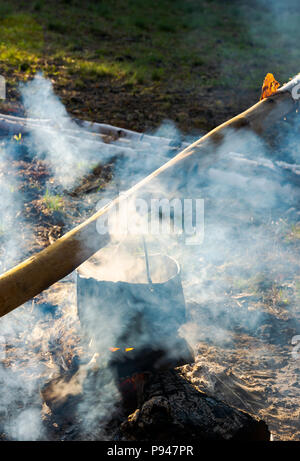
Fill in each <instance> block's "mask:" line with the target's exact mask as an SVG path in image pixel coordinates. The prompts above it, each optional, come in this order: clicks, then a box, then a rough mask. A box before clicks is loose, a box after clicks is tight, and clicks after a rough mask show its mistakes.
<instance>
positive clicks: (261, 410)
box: [0, 74, 299, 442]
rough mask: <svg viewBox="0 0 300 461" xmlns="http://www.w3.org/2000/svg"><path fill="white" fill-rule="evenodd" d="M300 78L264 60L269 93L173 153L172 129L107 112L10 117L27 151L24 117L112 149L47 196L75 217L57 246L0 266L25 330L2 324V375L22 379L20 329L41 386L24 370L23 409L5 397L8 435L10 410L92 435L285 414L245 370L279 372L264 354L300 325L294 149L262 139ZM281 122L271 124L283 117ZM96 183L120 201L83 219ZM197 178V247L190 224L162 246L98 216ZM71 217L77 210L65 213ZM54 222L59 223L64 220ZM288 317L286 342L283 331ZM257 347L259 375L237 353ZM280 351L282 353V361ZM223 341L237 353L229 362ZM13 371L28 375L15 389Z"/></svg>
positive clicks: (288, 104)
mask: <svg viewBox="0 0 300 461" xmlns="http://www.w3.org/2000/svg"><path fill="white" fill-rule="evenodd" d="M298 84H299V79H298V78H296V79H295V80H292V81H291V82H290V83H289V84H287V85H284V86H282V87H280V86H279V83H278V82H277V81H276V80H275V78H274V76H273V75H272V74H267V76H266V79H265V81H264V83H263V88H262V96H261V101H260V102H258V103H257V104H255V105H254V106H253V107H251V108H250V109H248V110H246V111H245V112H244V113H242V114H240V115H238V116H237V117H234V118H233V119H232V120H229V121H228V122H225V123H224V124H222V125H221V126H219V127H217V128H215V129H214V130H213V131H212V132H210V133H208V134H207V135H205V136H203V137H201V138H200V139H199V140H198V141H196V142H194V143H193V144H191V145H188V146H187V145H183V146H181V147H182V149H181V150H180V149H177V151H176V152H174V151H172V152H173V154H174V155H173V156H172V155H170V149H171V150H172V146H170V144H171V141H170V140H168V139H166V138H161V139H155V137H151V136H149V137H146V135H145V137H143V138H141V136H140V135H139V134H137V133H133V132H129V131H126V130H120V129H115V128H114V127H109V126H107V125H97V124H93V125H92V126H91V125H89V124H87V123H85V124H83V127H82V126H81V127H80V126H79V123H78V122H76V121H72V124H71V125H68V124H67V126H63V128H61V127H60V128H59V129H57V127H56V126H55V124H54V123H53V124H51V122H49V121H38V120H35V119H25V118H24V119H21V118H18V117H12V116H11V117H6V116H1V124H0V126H1V128H2V129H3V130H6V135H7V133H9V137H10V139H11V138H12V139H13V141H12V142H14V143H15V145H17V146H18V149H19V150H22V149H23V148H24V149H25V148H26V135H27V133H28V132H29V133H31V135H32V133H34V134H35V135H36V136H38V133H39V132H42V133H43V136H44V137H47V136H50V137H52V136H53V133H57V136H59V133H60V134H61V136H63V140H64V143H65V145H66V146H67V147H68V142H72V143H74V138H75V139H77V140H78V142H79V139H80V140H81V141H80V142H82V139H81V138H82V137H83V139H84V141H85V142H86V143H87V145H88V146H89V143H91V146H89V148H90V147H91V150H94V148H95V146H97V148H98V149H99V150H100V151H101V149H102V148H103V149H104V151H105V155H104V161H103V162H102V164H101V165H97V166H96V167H95V166H94V168H93V171H92V172H89V173H88V174H87V175H86V176H84V178H85V179H84V181H83V182H81V183H80V184H75V186H74V184H72V186H69V185H67V186H66V187H69V189H65V192H64V194H65V195H64V196H63V197H64V198H63V199H61V198H57V197H58V196H56V195H50V193H48V195H47V200H48V202H47V205H48V208H49V204H50V206H52V208H53V209H52V211H51V216H61V215H60V213H61V214H62V212H61V208H62V207H65V209H66V210H68V212H69V217H68V218H66V220H67V219H69V223H68V225H69V227H68V226H66V228H65V230H66V231H67V232H66V233H65V234H64V235H63V236H61V237H59V238H58V235H56V234H55V233H54V232H53V233H52V234H51V242H50V243H51V244H50V245H49V246H47V247H46V248H44V249H42V251H40V252H38V253H36V254H34V255H33V256H32V255H31V256H30V257H29V258H28V259H26V260H25V261H23V262H22V263H21V264H18V265H17V266H15V267H13V268H12V269H9V270H8V271H6V272H4V273H3V274H2V276H1V277H0V315H1V316H2V317H3V318H2V320H3V325H4V324H5V325H7V326H6V330H5V331H7V332H9V333H7V336H9V334H10V332H11V331H13V329H12V324H13V323H14V324H17V325H18V335H19V336H18V340H16V342H15V346H11V341H10V340H9V339H7V338H6V336H5V337H4V339H3V344H4V349H5V350H6V355H5V358H4V360H3V363H4V367H6V368H5V370H4V372H3V374H4V376H8V375H9V379H10V380H11V381H13V374H10V373H13V372H12V371H11V370H10V367H11V366H12V364H13V362H14V357H16V356H17V354H20V356H19V355H18V360H20V361H21V360H22V359H21V356H22V353H20V351H16V349H18V344H19V345H20V350H21V351H22V350H23V348H24V349H25V350H27V348H29V351H30V353H28V357H29V359H27V358H26V360H28V363H29V362H30V360H33V362H34V363H35V361H36V360H37V357H42V358H43V360H42V361H43V367H42V371H40V370H39V369H38V370H37V369H35V373H36V375H35V380H34V382H38V386H37V388H38V389H39V392H36V387H34V385H32V387H31V384H30V383H31V382H32V381H30V377H28V378H26V379H27V380H25V381H26V383H27V387H28V395H27V394H26V399H27V400H26V399H25V398H24V400H23V406H24V408H22V410H23V412H21V416H18V417H16V416H15V413H16V405H15V404H14V401H12V402H10V403H9V405H10V407H9V412H10V414H9V418H10V419H9V421H10V422H9V424H7V426H6V428H4V429H3V434H6V433H9V434H10V435H9V436H7V437H6V436H3V438H8V439H9V438H18V437H19V435H16V434H15V432H14V431H13V429H12V427H13V426H14V424H15V423H14V421H17V423H18V424H17V423H16V424H15V426H16V427H21V426H22V427H23V426H24V424H23V421H26V420H27V419H26V418H27V417H29V416H28V415H29V414H30V415H31V416H32V413H31V412H33V411H34V417H35V418H36V419H35V421H39V423H36V424H37V426H38V427H39V428H40V427H43V430H41V431H40V432H38V438H41V439H43V438H44V439H47V438H51V439H52V438H53V439H55V438H57V439H61V438H63V439H76V440H77V439H85V437H87V433H89V434H92V437H94V438H95V439H99V438H100V439H101V438H102V439H109V440H120V441H122V440H127V441H128V440H150V441H153V440H162V441H174V442H176V441H178V440H182V441H188V440H193V441H198V440H211V439H213V440H226V439H230V440H269V439H270V430H269V428H268V425H267V424H266V422H265V420H267V419H268V421H267V422H268V424H270V423H269V421H270V422H271V424H273V426H272V427H276V424H275V423H274V419H272V418H273V416H272V418H271V417H270V413H268V411H267V410H266V408H265V407H264V406H263V405H264V402H262V401H263V400H264V399H263V398H260V396H259V395H258V393H257V394H256V393H255V392H252V391H251V385H252V384H253V382H254V383H256V381H255V379H260V381H259V383H260V385H261V389H262V388H263V385H262V384H261V382H264V381H263V380H264V379H271V378H270V377H269V376H266V370H265V369H264V368H263V366H265V368H266V367H267V366H268V365H267V364H266V361H267V359H265V358H264V354H265V352H264V351H265V349H266V348H269V349H268V353H269V354H270V355H272V353H273V352H274V351H275V349H276V347H279V346H280V347H281V346H282V344H286V343H285V342H286V341H287V338H290V337H294V336H295V335H296V333H297V328H298V318H297V312H296V309H295V311H292V309H290V310H288V308H287V307H286V306H287V305H288V303H289V302H290V299H291V298H292V297H293V296H295V297H296V294H294V293H296V291H297V284H296V283H293V282H291V274H294V273H296V272H297V268H298V262H297V257H296V255H297V244H296V243H297V238H298V237H297V236H298V233H299V232H298V221H297V217H296V215H297V208H296V207H297V203H298V198H299V196H298V192H297V191H298V186H299V165H298V164H297V163H296V162H295V159H294V158H293V156H292V155H291V156H290V157H288V156H286V157H285V158H284V160H283V158H282V155H279V153H280V149H281V148H280V147H278V152H279V153H278V155H277V154H276V155H275V154H274V156H273V158H272V157H271V156H268V152H269V151H268V147H266V144H267V143H268V142H269V143H270V145H271V142H273V143H274V142H275V141H274V139H271V141H270V137H272V136H273V134H272V133H274V132H272V129H275V131H276V123H278V124H283V123H284V122H283V119H284V118H286V117H290V118H291V119H292V117H297V112H296V110H297V101H295V100H294V98H293V95H292V89H293V88H295V86H296V85H298ZM61 123H63V122H62V121H61ZM291 123H292V122H291ZM280 126H281V125H280ZM274 127H275V128H274ZM55 130H56V131H55ZM77 130H78V131H77ZM284 130H285V128H284V127H283V128H282V130H277V131H278V132H279V133H283V134H284V133H287V132H288V130H287V131H284ZM14 136H15V137H14ZM268 136H269V137H268ZM282 136H283V135H282ZM287 136H288V135H287ZM263 137H264V142H265V143H266V144H264V143H262V138H263ZM152 138H153V139H152ZM38 139H39V138H38ZM281 141H282V140H281ZM21 143H23V144H21ZM95 143H96V144H95ZM45 144H47V143H45ZM83 144H84V143H82V144H81V145H83ZM149 145H152V146H154V147H153V151H155V152H156V151H157V149H158V148H159V147H160V146H165V151H166V152H167V154H166V155H165V157H164V158H163V162H161V164H160V166H158V168H155V169H152V165H150V166H149V165H148V164H147V165H146V160H148V161H149V158H148V157H149V155H148V156H147V153H148V150H149ZM249 146H250V147H249ZM18 149H16V152H17V153H18V152H19V151H18ZM143 149H144V152H145V153H146V154H145V156H144V157H143V159H145V162H144V163H145V165H143V166H145V168H149V170H150V171H151V172H149V171H148V170H147V174H145V175H144V176H145V177H144V178H143V179H141V180H140V175H141V172H140V171H138V172H137V173H136V169H138V168H137V165H138V163H137V160H138V158H139V157H138V156H137V157H133V159H132V156H133V155H135V154H134V152H136V151H138V152H139V155H142V154H140V153H141V151H142V152H143ZM244 149H245V150H244ZM286 149H288V147H287V148H286ZM258 152H262V153H261V154H258ZM175 154H176V155H175ZM16 155H17V154H16ZM28 155H29V154H28ZM170 157H171V158H170ZM112 158H113V160H112ZM167 158H169V160H167ZM39 162H40V163H39V164H37V169H36V170H35V175H36V176H35V179H37V180H40V179H41V178H43V180H45V181H46V180H47V181H48V179H49V177H50V173H49V172H48V171H47V170H46V169H45V168H44V164H42V163H41V160H39ZM105 162H106V163H105ZM118 162H119V163H118ZM126 162H127V163H126ZM124 165H125V166H126V165H127V167H128V168H131V170H130V172H133V171H134V172H135V174H136V176H134V175H133V177H134V178H138V179H139V181H137V183H136V184H134V185H132V184H129V179H128V178H126V175H124V177H121V179H122V181H123V184H121V185H124V184H125V186H126V187H125V189H124V190H123V189H122V190H121V193H120V190H118V187H119V184H118V180H116V179H115V178H116V177H117V173H118V172H120V176H121V172H122V168H125V167H124ZM155 166H156V167H157V165H156V164H155ZM25 167H26V165H25V166H24V164H22V168H25ZM118 167H119V170H118ZM21 171H22V172H24V170H21ZM80 171H81V170H80ZM112 172H115V173H114V174H115V177H114V175H113V173H112ZM116 172H117V173H116ZM102 173H103V175H105V178H106V180H107V183H106V185H105V187H106V189H105V188H103V191H104V192H103V191H102V188H100V187H96V186H95V185H97V184H98V183H97V178H98V176H97V175H99V174H100V175H101V174H102ZM148 173H149V174H148ZM22 174H23V173H22ZM80 174H81V173H80ZM28 176H30V175H28ZM126 181H128V182H126ZM73 186H74V187H73ZM110 186H111V189H110V188H109V187H110ZM32 189H33V188H32ZM99 190H100V192H101V193H102V192H103V194H104V195H105V194H107V196H108V197H109V199H110V200H108V201H107V204H106V205H103V206H101V207H100V209H98V211H97V212H96V213H94V214H93V215H92V216H89V213H90V209H87V210H84V211H85V215H84V219H83V220H82V219H79V218H78V210H79V209H80V206H83V205H82V202H89V203H90V206H91V208H93V207H95V205H96V201H97V197H99ZM200 191H201V193H203V194H205V200H206V203H207V212H206V215H205V216H206V217H205V219H206V223H205V226H206V227H205V233H206V234H205V245H203V246H201V250H199V248H198V247H196V245H186V244H185V243H184V240H183V236H182V235H176V236H175V238H173V237H172V238H169V237H168V238H167V239H163V238H158V239H157V240H158V242H156V247H155V245H154V244H153V242H148V240H147V236H146V237H143V239H142V238H140V236H139V237H135V238H133V239H132V240H130V241H128V240H126V239H125V238H124V239H122V242H120V241H116V239H115V237H114V236H113V235H110V233H109V232H107V233H106V234H100V233H99V232H98V231H97V223H98V224H99V220H100V223H103V222H104V220H105V219H106V218H107V216H108V214H109V213H110V212H112V210H114V209H115V208H117V207H119V206H121V205H122V203H123V202H124V200H125V199H132V198H134V197H136V196H138V195H139V196H143V198H144V197H145V198H146V199H147V200H151V198H152V197H153V196H156V195H155V194H158V193H163V197H164V198H168V199H169V200H173V199H174V198H178V197H179V198H180V200H183V199H184V198H185V197H186V194H187V193H189V194H191V195H196V194H200ZM246 192H247V193H246ZM53 197H54V198H53ZM55 197H56V200H55ZM279 197H280V199H281V200H280V201H279ZM32 202H34V204H35V205H36V206H37V205H38V203H40V202H38V200H37V199H34V200H32ZM32 202H31V203H32ZM44 203H45V202H44ZM68 204H70V207H67V205H68ZM72 207H73V208H72ZM76 207H77V208H76ZM49 214H50V213H49ZM66 214H67V213H66ZM216 216H217V218H216ZM266 216H268V220H267V219H266ZM282 216H283V217H282ZM70 217H71V218H70ZM76 220H77V221H82V222H80V223H79V222H78V226H77V227H74V228H71V227H72V224H73V223H74V222H76V223H77V221H76ZM57 226H58V227H57V233H58V234H59V232H60V231H61V229H62V228H63V226H64V224H63V223H60V224H59V225H58V224H57ZM289 226H290V227H289ZM279 238H282V240H284V243H282V241H281V240H279ZM295 239H296V243H295ZM225 242H226V245H225ZM287 242H288V244H287ZM227 245H228V246H227ZM286 245H287V246H286ZM154 247H155V248H154ZM158 249H159V251H158ZM286 262H287V263H286ZM258 267H259V269H257V268H258ZM270 267H271V268H272V271H273V272H272V275H273V276H274V280H276V283H277V285H278V286H279V288H278V287H277V285H275V282H274V281H273V282H270V283H269V284H268V280H266V277H262V278H261V279H260V278H259V277H256V276H253V274H252V272H251V270H252V269H253V271H254V270H255V271H256V272H257V273H264V274H265V273H266V272H268V271H269V273H271V269H269V268H270ZM74 271H76V272H75V273H74ZM245 280H248V284H246V282H245ZM279 282H280V283H281V284H279ZM75 285H76V288H75ZM46 289H47V290H46ZM43 290H46V291H44V292H43V293H42V291H43ZM75 291H76V296H75ZM285 291H286V292H287V294H286V295H284V294H283V292H284V293H285ZM262 293H263V294H262ZM47 296H48V298H47ZM34 297H35V298H34ZM33 298H34V300H33V301H32V299H33ZM287 299H288V300H289V301H287ZM293 299H294V298H293ZM295 299H296V298H295ZM24 303H26V304H24ZM279 305H280V306H281V307H282V309H281V310H279V309H278V306H279ZM19 306H22V307H19ZM53 306H54V307H53ZM266 306H267V307H266ZM22 315H24V318H23V317H22ZM11 319H13V320H11ZM24 319H25V320H24ZM6 322H7V323H6ZM26 322H27V323H26ZM51 322H52V323H51ZM24 326H26V328H24ZM278 326H280V328H279V330H280V335H279V334H278V335H277V336H276V341H280V344H279V345H278V344H277V343H276V341H275V339H274V335H273V329H276V328H277V330H278ZM24 329H25V330H26V331H27V333H26V334H30V335H31V336H30V338H29V339H28V338H27V339H26V336H25V333H24V332H23V330H24ZM28 332H29V333H28ZM228 332H230V335H228ZM58 336H59V337H58ZM45 338H46V343H44V341H43V339H45ZM290 339H291V338H290ZM18 341H19V343H18ZM49 345H50V346H51V348H50V349H49V347H50V346H49ZM250 346H251V347H253V348H254V349H255V348H257V350H259V356H260V357H262V361H263V360H265V361H264V365H263V364H262V363H260V364H259V365H256V366H257V367H258V368H259V367H260V368H259V372H255V373H254V372H253V376H252V375H251V376H250V375H248V374H247V373H248V372H249V370H247V371H245V370H244V371H243V370H242V371H240V370H239V368H238V366H242V365H240V363H241V362H243V360H242V359H241V357H242V353H241V352H240V351H241V350H243V353H244V354H245V356H244V357H246V358H245V363H247V364H249V363H252V362H251V360H252V359H253V358H251V357H250V356H248V355H247V352H249V355H251V347H250ZM248 347H249V348H250V349H249V351H248V350H247V348H248ZM264 348H265V349H264ZM35 349H36V351H37V352H36V356H35V355H34V351H35ZM225 350H227V354H228V355H226V354H225V352H224V351H225ZM255 350H256V349H255ZM194 351H196V355H195V354H194ZM270 351H271V352H270ZM276 351H277V349H276ZM239 354H240V355H239ZM276 354H277V352H276ZM276 354H275V352H274V357H276V360H278V364H279V365H278V367H279V368H280V363H281V364H282V363H283V364H284V361H282V362H280V359H279V358H278V357H279V356H280V354H279V353H278V354H277V355H276ZM24 356H25V355H24ZM212 356H213V357H214V359H215V368H214V369H213V367H212V363H213V360H212ZM229 356H230V357H231V362H230V366H229V365H228V366H226V367H225V365H224V366H223V367H222V363H223V362H224V364H225V363H227V362H226V360H229V359H228V357H229ZM216 357H217V358H218V360H219V361H218V360H217V359H216ZM226 357H227V358H226ZM268 359H269V361H270V357H269V356H268ZM253 360H254V359H253ZM253 360H252V361H253ZM274 361H275V359H274ZM217 362H218V363H217ZM279 362H280V363H279ZM26 363H27V362H26ZM234 367H236V368H234ZM6 369H7V370H8V371H7V370H6ZM20 369H21V370H22V367H21V368H20ZM29 369H30V367H29ZM45 369H46V371H45ZM233 369H234V370H237V371H236V372H235V374H234V373H232V372H231V371H230V370H233ZM268 370H269V369H268ZM5 373H7V375H5ZM258 375H259V378H257V376H258ZM249 376H250V377H249ZM277 378H278V376H277ZM279 378H280V377H279ZM279 378H278V379H279ZM251 379H252V380H254V381H251ZM274 379H275V378H274ZM243 380H245V381H247V383H248V385H247V386H246V385H244V384H243V383H244V381H243ZM19 382H22V378H20V381H18V385H16V388H17V387H18V386H19ZM251 383H252V384H251ZM253 386H254V384H253ZM25 387H26V386H25ZM27 387H26V389H27ZM266 388H267V386H266ZM31 389H34V391H31ZM16 392H17V390H16ZM262 392H263V391H262ZM33 395H34V396H35V397H34V398H33ZM32 399H33V400H32ZM24 402H25V403H24ZM32 402H33V403H32ZM275 403H276V402H275ZM275 403H274V401H273V405H275ZM26 412H29V413H26ZM26 415H27V416H26ZM40 416H41V421H40V419H39V418H40ZM11 421H12V422H11ZM82 421H83V422H84V423H83V424H82ZM33 429H34V428H33ZM33 429H32V430H33ZM274 430H275V429H274ZM19 438H20V437H19Z"/></svg>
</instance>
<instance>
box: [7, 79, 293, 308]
mask: <svg viewBox="0 0 300 461" xmlns="http://www.w3.org/2000/svg"><path fill="white" fill-rule="evenodd" d="M293 82H294V83H293ZM298 84H299V79H298V78H295V79H294V81H292V82H289V83H288V84H287V86H286V87H282V89H281V91H278V92H277V93H275V94H274V95H272V96H270V97H268V98H267V99H264V100H262V101H260V102H258V103H257V104H255V105H254V106H252V107H251V108H249V109H248V110H246V111H245V112H243V113H241V114H240V115H237V116H236V117H234V118H232V119H231V120H229V121H227V122H225V123H223V124H222V125H220V126H218V127H217V128H215V129H214V130H212V131H211V132H210V133H208V134H206V135H205V136H203V137H202V138H201V139H199V140H198V141H196V142H194V143H193V144H191V145H190V146H189V147H187V148H185V149H184V150H183V151H182V152H180V153H179V154H178V155H176V156H175V157H174V158H172V159H171V160H170V161H168V162H167V163H165V164H164V165H163V166H161V167H160V168H158V169H157V170H155V171H154V172H153V173H151V174H150V175H149V176H147V177H146V178H144V179H143V180H142V181H140V182H139V183H138V184H136V185H135V186H133V187H132V188H131V189H129V190H128V191H127V192H126V193H124V194H122V195H121V196H119V197H117V198H116V199H114V200H112V201H111V202H110V203H109V204H108V205H106V206H105V207H103V208H102V209H100V210H99V211H98V212H97V213H95V214H94V215H93V216H91V217H90V218H89V219H88V220H86V221H85V222H83V223H82V224H80V225H79V226H77V227H76V228H74V229H73V230H71V231H70V232H68V233H67V234H65V235H64V236H63V237H61V238H60V239H58V240H57V241H56V242H55V243H54V244H53V245H51V246H49V247H47V248H46V249H44V250H42V251H41V252H40V253H38V254H36V255H34V256H32V257H30V258H29V259H27V260H25V261H24V262H22V263H21V264H19V265H17V266H16V267H14V268H12V269H10V270H8V271H7V272H5V273H4V274H3V275H2V276H1V277H0V316H3V315H5V314H7V313H8V312H10V311H11V310H13V309H15V308H16V307H18V306H20V305H22V304H23V303H25V302H26V301H28V300H30V299H31V298H33V297H34V296H36V295H37V294H39V293H40V292H41V291H43V290H44V289H46V288H48V287H49V286H51V285H52V284H53V283H55V282H57V281H58V280H60V279H62V278H63V277H65V276H66V275H68V274H70V273H71V272H72V271H73V270H74V269H76V268H77V267H78V266H79V265H80V264H81V263H83V262H84V261H85V260H87V259H88V258H89V257H90V256H92V255H93V254H94V253H95V252H96V251H97V250H99V249H100V248H102V247H103V246H105V245H106V244H107V243H108V241H109V236H108V235H100V234H99V233H98V232H97V229H96V223H97V220H98V219H103V218H104V217H105V215H106V214H107V213H108V212H109V211H111V210H112V209H113V207H115V206H117V205H118V204H120V203H121V202H122V201H123V200H125V199H127V198H129V197H134V196H135V195H136V194H137V193H139V194H144V193H146V192H147V190H148V191H149V189H151V188H153V189H155V186H156V187H157V186H158V184H159V182H161V184H162V183H163V182H164V181H167V180H168V181H169V183H168V185H170V187H169V190H168V196H167V197H166V198H169V199H171V198H172V197H173V196H174V194H176V193H178V191H180V190H182V189H183V188H184V187H185V186H186V185H187V184H188V182H189V173H190V172H192V174H193V176H194V177H195V175H197V173H198V168H199V167H200V166H201V167H203V165H206V166H207V164H208V163H210V164H212V163H213V162H214V160H215V156H214V154H215V153H216V152H217V150H218V149H219V148H220V146H221V144H222V141H223V140H224V139H225V137H226V140H227V141H232V142H233V143H234V147H235V148H236V145H237V142H239V143H241V142H242V140H243V137H242V136H241V130H246V131H254V132H256V133H259V132H261V131H262V130H264V129H265V128H266V127H267V126H268V124H269V123H271V124H273V123H274V121H275V120H277V119H280V118H281V117H283V116H285V115H286V114H288V113H289V112H292V111H293V110H295V109H296V107H297V103H296V101H295V100H294V98H293V96H292V94H291V90H292V88H293V87H294V86H295V85H298ZM229 144H230V143H226V145H227V146H229ZM227 148H228V150H229V147H227ZM207 154H210V155H207ZM171 186H172V187H171Z"/></svg>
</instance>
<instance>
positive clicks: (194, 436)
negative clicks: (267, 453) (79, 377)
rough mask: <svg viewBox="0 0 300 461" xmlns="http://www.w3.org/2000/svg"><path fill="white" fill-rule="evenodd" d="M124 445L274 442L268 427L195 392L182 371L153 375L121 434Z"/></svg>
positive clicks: (262, 422) (120, 430)
mask: <svg viewBox="0 0 300 461" xmlns="http://www.w3.org/2000/svg"><path fill="white" fill-rule="evenodd" d="M118 438H119V440H120V441H125V440H126V441H152V442H153V441H154V440H159V441H162V442H163V441H165V442H168V443H171V442H174V443H178V441H179V440H180V442H184V441H186V442H193V441H194V442H199V441H205V440H210V441H212V440H234V441H238V440H243V441H250V440H255V441H257V440H261V441H262V440H264V441H268V440H270V432H269V430H268V427H267V425H266V423H265V422H264V421H262V420H257V419H255V418H253V417H252V416H250V415H249V414H247V413H244V412H242V411H239V410H237V409H235V408H232V407H230V406H228V405H226V404H225V403H223V402H221V401H218V400H216V399H215V398H212V397H210V396H208V395H206V394H204V393H202V392H199V391H198V390H197V389H195V388H194V387H193V386H192V385H191V383H189V382H188V381H187V380H186V379H185V378H184V377H183V376H182V375H181V372H180V369H175V370H169V371H164V372H161V373H158V374H156V375H153V376H152V377H151V378H150V379H148V381H147V382H146V383H145V385H144V387H143V392H142V401H141V403H140V405H139V407H138V408H137V409H136V411H135V412H134V413H132V414H131V415H129V416H128V418H127V420H125V421H124V422H123V423H122V424H121V426H120V429H119V431H118Z"/></svg>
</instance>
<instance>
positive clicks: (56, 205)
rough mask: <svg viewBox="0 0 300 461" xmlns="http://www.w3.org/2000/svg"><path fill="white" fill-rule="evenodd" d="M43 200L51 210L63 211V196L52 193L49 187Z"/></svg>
mask: <svg viewBox="0 0 300 461" xmlns="http://www.w3.org/2000/svg"><path fill="white" fill-rule="evenodd" d="M43 201H44V203H45V205H46V207H47V208H48V210H50V211H61V210H62V209H63V207H64V200H63V197H61V196H60V195H52V194H51V193H50V192H49V190H48V189H47V190H46V193H45V195H44V197H43Z"/></svg>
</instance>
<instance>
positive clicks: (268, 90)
mask: <svg viewBox="0 0 300 461" xmlns="http://www.w3.org/2000/svg"><path fill="white" fill-rule="evenodd" d="M279 87H280V83H279V82H277V80H275V77H274V75H273V74H271V73H268V74H267V75H266V76H265V79H264V83H263V85H262V89H261V97H260V100H262V99H265V98H267V97H268V96H271V95H272V94H274V93H276V91H277V89H278V88H279Z"/></svg>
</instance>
